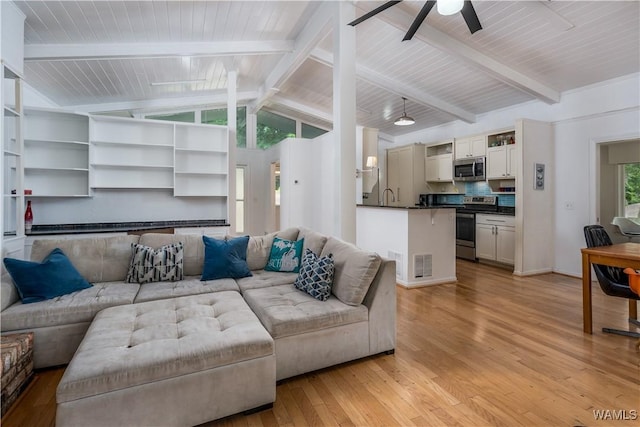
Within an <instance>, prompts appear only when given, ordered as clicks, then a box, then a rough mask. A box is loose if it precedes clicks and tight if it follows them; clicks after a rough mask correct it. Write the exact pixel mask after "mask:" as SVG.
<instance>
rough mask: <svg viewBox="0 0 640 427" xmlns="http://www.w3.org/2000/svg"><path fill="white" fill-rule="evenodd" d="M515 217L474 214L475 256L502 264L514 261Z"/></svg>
mask: <svg viewBox="0 0 640 427" xmlns="http://www.w3.org/2000/svg"><path fill="white" fill-rule="evenodd" d="M515 236H516V227H515V218H514V217H511V216H505V215H485V214H477V215H476V257H477V258H481V259H486V260H491V261H497V262H500V263H503V264H510V265H513V264H514V261H515V249H516V244H515V240H516V239H515Z"/></svg>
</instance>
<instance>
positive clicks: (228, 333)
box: [56, 291, 276, 427]
mask: <svg viewBox="0 0 640 427" xmlns="http://www.w3.org/2000/svg"><path fill="white" fill-rule="evenodd" d="M273 348H274V346H273V340H272V339H271V336H270V335H269V334H268V333H267V331H266V330H265V329H264V328H263V327H262V325H261V323H260V321H259V320H258V318H257V317H256V316H255V314H253V312H252V311H251V309H250V308H249V307H248V306H247V304H246V303H245V302H244V300H243V299H242V297H241V296H240V294H238V293H237V292H234V291H227V292H217V293H211V294H203V295H194V296H188V297H182V298H174V299H168V300H161V301H152V302H146V303H141V304H133V305H126V306H119V307H112V308H107V309H105V310H103V311H101V312H100V313H98V315H97V316H96V317H95V320H94V321H93V323H92V324H91V326H90V327H89V330H88V331H87V334H86V335H85V337H84V339H83V341H82V343H81V344H80V347H79V348H78V350H77V351H76V353H75V355H74V356H73V359H72V360H71V362H70V363H69V365H68V367H67V369H66V371H65V373H64V376H63V377H62V379H61V381H60V384H59V385H58V389H57V393H56V400H57V402H58V408H57V414H56V426H58V427H62V426H89V425H90V426H99V425H109V426H114V425H126V426H151V425H153V426H178V425H180V426H192V425H196V424H201V423H204V422H207V421H210V420H213V419H217V418H221V417H225V416H227V415H231V414H235V413H238V412H242V411H247V410H250V409H255V408H259V407H262V406H266V405H270V404H272V403H273V401H274V400H275V384H276V380H275V355H274V352H273Z"/></svg>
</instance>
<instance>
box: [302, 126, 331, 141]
mask: <svg viewBox="0 0 640 427" xmlns="http://www.w3.org/2000/svg"><path fill="white" fill-rule="evenodd" d="M327 132H328V131H326V130H324V129H320V128H317V127H315V126H311V125H308V124H306V123H302V135H301V136H302V138H309V139H313V138H315V137H318V136H320V135H324V134H325V133H327Z"/></svg>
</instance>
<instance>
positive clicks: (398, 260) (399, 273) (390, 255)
mask: <svg viewBox="0 0 640 427" xmlns="http://www.w3.org/2000/svg"><path fill="white" fill-rule="evenodd" d="M387 257H388V258H390V259H393V260H395V261H396V277H400V278H402V254H401V253H400V252H394V251H389V253H388V254H387Z"/></svg>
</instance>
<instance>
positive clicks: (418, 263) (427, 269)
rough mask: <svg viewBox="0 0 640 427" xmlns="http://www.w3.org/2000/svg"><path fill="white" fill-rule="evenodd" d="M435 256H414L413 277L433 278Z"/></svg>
mask: <svg viewBox="0 0 640 427" xmlns="http://www.w3.org/2000/svg"><path fill="white" fill-rule="evenodd" d="M432 263H433V256H432V255H431V254H419V255H414V256H413V277H415V278H418V277H431V276H432V275H433V265H432Z"/></svg>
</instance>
